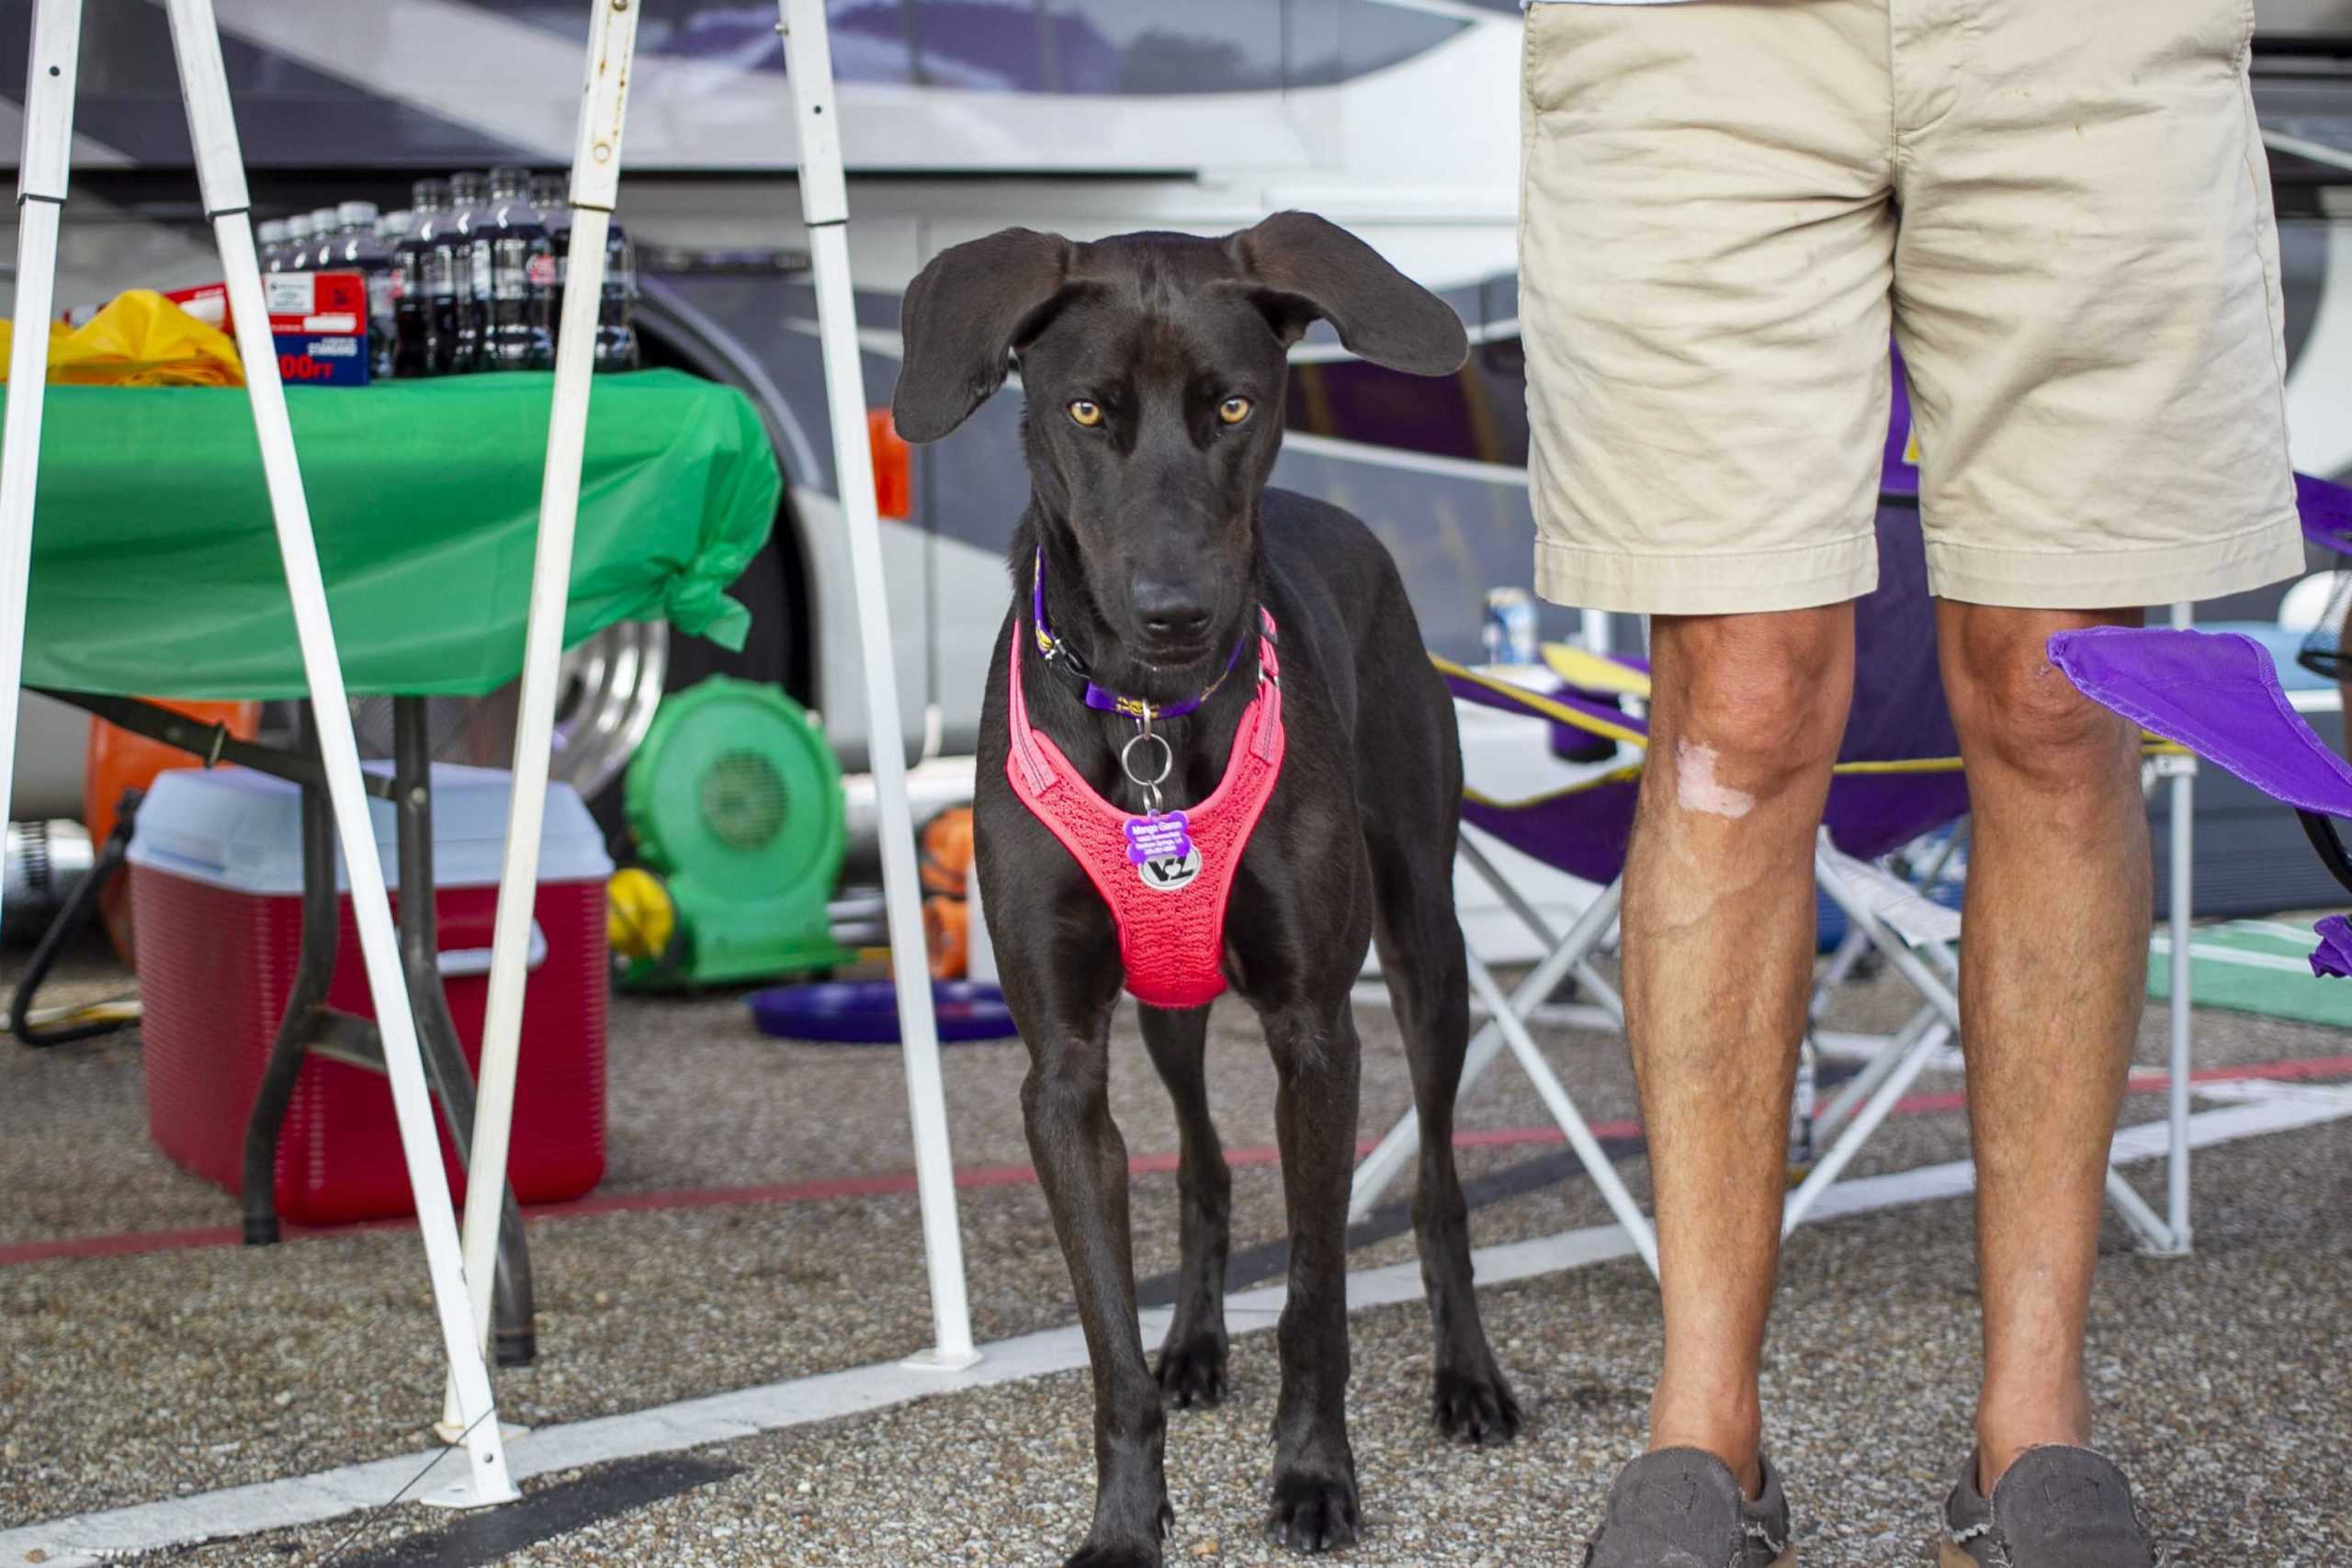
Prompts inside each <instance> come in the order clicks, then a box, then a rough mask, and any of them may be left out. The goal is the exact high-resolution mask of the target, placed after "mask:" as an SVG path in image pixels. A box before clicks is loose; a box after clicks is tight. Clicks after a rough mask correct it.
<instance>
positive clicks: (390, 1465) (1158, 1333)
mask: <svg viewBox="0 0 2352 1568" xmlns="http://www.w3.org/2000/svg"><path fill="white" fill-rule="evenodd" d="M2198 1093H2199V1094H2200V1095H2203V1096H2205V1097H2207V1098H2209V1099H2212V1100H2225V1101H2234V1102H2236V1103H2233V1104H2230V1105H2228V1106H2227V1107H2226V1108H2225V1109H2222V1110H2217V1111H2199V1113H2198V1114H2197V1115H2195V1116H2192V1117H2190V1118H2189V1123H2188V1125H2189V1144H2190V1146H2191V1147H2193V1148H2207V1147H2211V1145H2216V1144H2226V1143H2231V1142H2234V1141H2236V1140H2239V1139H2243V1138H2252V1137H2259V1136H2262V1135H2264V1134H2271V1133H2284V1132H2291V1131H2293V1130H2295V1129H2297V1128H2301V1127H2310V1126H2316V1125H2318V1124H2320V1123H2323V1122H2340V1121H2344V1120H2346V1119H2352V1088H2332V1087H2318V1086H2312V1085H2302V1084H2280V1083H2269V1082H2265V1081H2262V1080H2259V1079H2241V1080H2238V1081H2235V1082H2218V1083H2211V1084H2202V1085H2199V1087H2198ZM2167 1133H2168V1128H2167V1126H2166V1124H2165V1123H2164V1122H2146V1123H2143V1124H2142V1125H2139V1126H2135V1127H2128V1128H2126V1129H2124V1130H2123V1131H2122V1132H2121V1133H2119V1134H2117V1135H2116V1139H2115V1147H2114V1155H2113V1158H2114V1162H2115V1163H2116V1164H2118V1165H2127V1164H2136V1163H2139V1162H2142V1161H2145V1160H2153V1159H2161V1158H2162V1157H2164V1156H2165V1152H2166V1146H2167V1145H2166V1136H2167ZM1975 1185H1976V1173H1975V1168H1974V1167H1973V1165H1972V1164H1971V1163H1970V1162H1969V1161H1967V1160H1955V1161H1953V1162H1951V1163H1950V1164H1948V1165H1935V1166H1927V1167H1923V1168H1920V1169H1917V1170H1905V1171H1898V1172H1895V1173H1894V1174H1891V1175H1887V1176H1869V1177H1860V1178H1857V1179H1853V1180H1850V1181H1842V1182H1839V1183H1838V1185H1837V1186H1835V1187H1832V1188H1831V1189H1830V1190H1828V1191H1827V1192H1826V1193H1824V1194H1823V1195H1822V1198H1821V1201H1820V1202H1819V1203H1818V1204H1817V1205H1816V1206H1815V1209H1814V1218H1815V1221H1816V1222H1817V1221H1819V1220H1826V1219H1829V1218H1832V1217H1834V1216H1837V1215H1841V1214H1862V1213H1874V1212H1876V1211H1879V1210H1883V1209H1895V1208H1905V1207H1908V1206H1911V1205H1913V1204H1917V1203H1927V1202H1933V1201H1937V1200H1939V1199H1944V1198H1958V1197H1962V1196H1965V1195H1966V1194H1967V1193H1968V1192H1970V1191H1971V1190H1973V1189H1974V1187H1975ZM1633 1256H1634V1247H1633V1243H1632V1241H1631V1240H1630V1239H1629V1238H1628V1237H1627V1236H1626V1235H1625V1233H1624V1231H1623V1230H1622V1229H1621V1228H1619V1227H1618V1226H1616V1225H1596V1226H1593V1227H1591V1228H1590V1229H1587V1230H1577V1231H1567V1232H1564V1233H1562V1234H1560V1235H1550V1236H1543V1237H1540V1238H1538V1239H1536V1240H1533V1241H1522V1242H1513V1243H1510V1244H1507V1245H1505V1246H1501V1247H1482V1248H1480V1249H1479V1250H1478V1251H1477V1252H1476V1254H1474V1255H1473V1258H1472V1263H1473V1265H1474V1267H1475V1268H1476V1271H1477V1276H1478V1282H1479V1283H1480V1284H1481V1285H1501V1284H1509V1283H1511V1282H1513V1281H1515V1280H1532V1279H1540V1278H1542V1277H1544V1276H1545V1275H1549V1274H1558V1273H1563V1272H1566V1271H1567V1270H1569V1269H1583V1268H1589V1267H1590V1266H1592V1265H1594V1264H1596V1263H1607V1262H1613V1261H1615V1260H1617V1259H1619V1258H1631V1257H1633ZM1284 1294H1285V1292H1284V1289H1283V1287H1282V1286H1280V1285H1269V1286H1265V1287H1262V1288H1261V1289H1258V1290H1251V1291H1242V1292H1238V1293H1236V1294H1234V1295H1231V1296H1228V1297H1227V1299H1226V1313H1227V1325H1228V1326H1229V1327H1230V1329H1231V1331H1232V1332H1233V1333H1235V1334H1237V1335H1240V1334H1250V1333H1256V1332H1260V1331H1261V1330H1264V1329H1268V1328H1272V1326H1273V1325H1274V1323H1275V1321H1276V1319H1277V1317H1278V1316H1279V1315H1280V1314H1281V1312H1282V1306H1283V1296H1284ZM1420 1294H1421V1271H1420V1265H1419V1263H1418V1262H1410V1263H1396V1264H1391V1265H1389V1266H1387V1267H1386V1268H1382V1269H1362V1270H1359V1271H1357V1272H1354V1273H1351V1274H1350V1275H1349V1276H1348V1306H1349V1309H1350V1310H1351V1311H1362V1310H1363V1309H1365V1308H1368V1307H1374V1306H1390V1305H1395V1304H1397V1303H1404V1302H1411V1301H1416V1300H1418V1299H1419V1297H1420ZM1169 1315H1170V1314H1169V1313H1168V1311H1167V1310H1166V1309H1165V1308H1160V1309H1155V1310H1153V1311H1151V1312H1147V1313H1144V1314H1141V1321H1142V1325H1143V1338H1144V1343H1146V1344H1147V1345H1156V1344H1158V1343H1159V1339H1160V1337H1162V1336H1163V1335H1164V1334H1166V1333H1167V1330H1168V1319H1169ZM982 1350H983V1352H984V1359H982V1360H981V1361H980V1363H979V1364H978V1366H976V1367H972V1368H970V1369H968V1370H967V1371H958V1372H938V1371H911V1370H910V1369H908V1368H906V1367H904V1366H901V1365H900V1364H899V1363H898V1362H896V1361H885V1362H881V1363H878V1364H876V1365H874V1366H867V1367H852V1368H850V1369H848V1370H846V1371H838V1372H824V1373H820V1374H819V1375H817V1376H815V1377H809V1378H799V1379H796V1380H794V1381H792V1382H778V1383H769V1384H766V1385H764V1386H763V1387H760V1388H749V1389H742V1390H740V1391H738V1392H735V1393H717V1394H710V1395H707V1396H706V1397H704V1398H701V1399H689V1400H684V1401H682V1402H680V1403H678V1404H664V1405H659V1406H656V1407H654V1408H652V1409H650V1410H639V1411H633V1412H631V1413H629V1414H628V1415H625V1416H604V1417H601V1418H599V1419H596V1420H593V1421H574V1422H571V1423H568V1424H566V1425H562V1426H556V1427H539V1428H537V1429H536V1430H534V1431H532V1432H530V1433H528V1434H526V1435H524V1436H521V1437H518V1438H515V1439H514V1440H513V1442H512V1443H511V1444H510V1445H509V1446H508V1449H507V1464H508V1467H509V1468H510V1469H511V1470H512V1472H513V1473H514V1475H515V1479H516V1480H518V1481H519V1480H526V1479H528V1478H530V1477H532V1476H537V1475H546V1474H548V1473H549V1472H555V1471H562V1470H570V1469H572V1468H574V1467H576V1466H581V1465H590V1464H604V1463H609V1462H611V1461H615V1460H623V1459H638V1458H642V1457H644V1456H646V1455H648V1454H658V1453H673V1452H676V1451H678V1450H683V1449H693V1448H701V1447H704V1446H706V1445H707V1444H711V1443H720V1442H727V1441H729V1440H730V1439H735V1438H749V1437H752V1436H754V1435H756V1434H759V1433H762V1432H774V1431H780V1430H783V1429H785V1428H787V1427H805V1426H808V1425H809V1424H811V1423H813V1422H819V1421H831V1420H836V1419H839V1418H840V1417H842V1416H856V1415H861V1414H863V1413H865V1412H867V1411H872V1410H880V1409H884V1408H887V1407H888V1406H891V1405H896V1404H910V1403H912V1402H913V1401H915V1400H918V1399H925V1398H929V1397H931V1396H933V1395H934V1394H941V1393H959V1392H961V1391H963V1390H966V1389H976V1388H987V1387H990V1386H992V1385H995V1384H1000V1383H1009V1382H1026V1381H1028V1380H1031V1379H1035V1378H1041V1377H1046V1376H1049V1375H1051V1374H1052V1373H1055V1372H1067V1371H1079V1370H1080V1369H1082V1368H1084V1367H1085V1365H1086V1342H1085V1339H1084V1338H1083V1337H1081V1335H1080V1332H1079V1330H1078V1329H1077V1328H1076V1327H1074V1326H1073V1327H1068V1328H1053V1329H1047V1330H1045V1331H1044V1332H1042V1333H1037V1334H1028V1335H1023V1336H1022V1337H1019V1338H1017V1339H1004V1340H1000V1341H998V1342H997V1343H995V1344H993V1345H988V1346H983V1347H982ZM443 1451H447V1450H443ZM432 1457H433V1455H432V1452H431V1451H420V1452H416V1453H408V1454H402V1455H401V1456H399V1457H398V1458H396V1459H386V1460H376V1461H371V1462H369V1463H367V1464H356V1465H348V1466H345V1468H343V1469H340V1470H330V1471H323V1472H320V1473H318V1474H315V1475H306V1476H299V1477H294V1478H291V1479H288V1480H285V1481H270V1482H263V1483H257V1484H255V1485H252V1486H238V1487H232V1488H231V1489H229V1490H227V1491H223V1492H211V1493H205V1494H201V1495H196V1496H191V1497H176V1498H173V1499H171V1500H169V1501H166V1502H160V1503H144V1504H140V1505H138V1506H133V1507H128V1508H115V1509H110V1510H107V1512H104V1513H93V1514H77V1515H74V1516H71V1517H65V1518H61V1519H52V1520H50V1521H48V1522H47V1523H43V1524H35V1525H27V1526H24V1527H22V1528H19V1529H10V1530H0V1565H14V1564H17V1563H28V1562H42V1563H44V1564H45V1565H46V1568H102V1565H103V1563H104V1562H105V1561H106V1560H107V1558H119V1557H124V1556H130V1555H135V1554H137V1553H140V1552H145V1551H158V1550H161V1549H163V1548H165V1547H171V1546H181V1545H187V1544H189V1543H191V1542H195V1541H200V1540H225V1539H233V1538H236V1537H241V1536H249V1535H255V1534H259V1533H260V1532H262V1531H265V1530H277V1529H288V1528H290V1527H294V1526H299V1525H309V1524H317V1523H319V1522H321V1521H322V1520H326V1519H332V1518H336V1517H342V1516H345V1515H349V1514H355V1513H358V1512H360V1511H362V1510H364V1509H367V1508H371V1507H374V1506H377V1505H379V1504H380V1503H381V1502H383V1500H384V1499H385V1498H387V1497H390V1496H391V1495H393V1494H394V1493H395V1492H397V1491H399V1490H400V1489H401V1486H402V1485H404V1484H406V1483H408V1481H409V1480H410V1479H411V1478H412V1477H413V1476H414V1475H415V1474H416V1472H417V1471H418V1470H419V1469H421V1468H422V1467H423V1466H424V1462H425V1461H427V1460H429V1459H431V1458H432ZM36 1551H39V1552H43V1553H46V1556H44V1557H40V1558H36V1557H35V1556H33V1553H34V1552H36Z"/></svg>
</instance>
